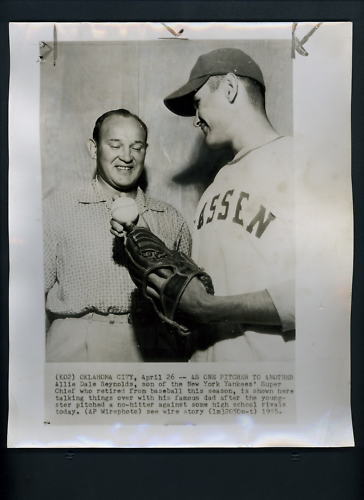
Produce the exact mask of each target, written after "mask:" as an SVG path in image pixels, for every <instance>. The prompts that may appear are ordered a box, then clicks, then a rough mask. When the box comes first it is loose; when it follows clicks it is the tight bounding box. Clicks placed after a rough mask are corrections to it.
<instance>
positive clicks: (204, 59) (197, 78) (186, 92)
mask: <svg viewBox="0 0 364 500" xmlns="http://www.w3.org/2000/svg"><path fill="white" fill-rule="evenodd" d="M227 73H235V74H236V75H237V76H246V77H249V78H253V79H254V80H257V81H258V82H259V83H261V84H262V85H263V87H264V79H263V74H262V72H261V69H260V68H259V66H258V65H257V63H256V62H255V61H254V60H253V59H252V58H251V57H250V56H248V54H246V53H245V52H243V51H242V50H240V49H233V48H227V49H216V50H212V51H211V52H208V53H207V54H202V55H201V56H200V57H199V58H198V59H197V61H196V64H195V65H194V67H193V68H192V71H191V73H190V78H189V80H188V82H187V83H185V85H183V86H182V87H180V88H179V89H178V90H176V91H175V92H173V93H172V94H170V95H169V96H167V97H166V98H165V99H164V104H165V105H166V106H167V108H168V109H169V110H170V111H172V113H175V114H176V115H181V116H194V114H195V108H194V106H193V96H194V94H195V93H196V92H197V91H198V90H199V89H200V88H201V87H202V86H203V85H204V84H205V83H206V82H207V80H208V79H209V78H210V76H214V75H226V74H227Z"/></svg>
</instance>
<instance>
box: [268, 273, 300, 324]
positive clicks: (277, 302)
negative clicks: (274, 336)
mask: <svg viewBox="0 0 364 500" xmlns="http://www.w3.org/2000/svg"><path fill="white" fill-rule="evenodd" d="M267 291H268V293H269V295H270V297H271V299H272V301H273V304H274V306H275V308H276V310H277V312H278V315H279V318H280V320H281V325H282V332H287V331H290V330H294V329H295V284H294V280H289V281H285V282H282V283H278V284H277V285H274V286H271V287H270V288H269V290H267Z"/></svg>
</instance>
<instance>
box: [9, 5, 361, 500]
mask: <svg viewBox="0 0 364 500" xmlns="http://www.w3.org/2000/svg"><path fill="white" fill-rule="evenodd" d="M264 20H265V21H335V20H336V21H353V23H354V50H353V107H352V112H353V121H352V123H353V135H352V141H353V147H352V157H353V162H352V176H353V195H354V216H355V226H354V230H355V257H354V278H353V301H352V408H353V425H354V435H355V441H356V447H355V448H347V449H261V450H257V449H255V450H248V449H238V450H235V449H226V450H222V449H221V450H205V449H201V450H190V449H184V450H157V449H156V450H80V449H77V450H64V449H63V450H62V449H60V450H35V449H28V450H21V449H16V450H15V449H11V450H6V425H7V385H8V378H7V377H8V369H7V366H8V335H7V332H8V313H7V311H8V286H7V285H8V271H9V266H8V229H7V217H8V214H7V178H8V173H7V170H8V153H7V147H8V146H7V140H8V139H7V101H8V77H9V42H8V22H11V21H18V22H20V21H24V22H31V21H34V22H36V21H56V22H65V21H70V22H71V21H74V22H77V21H114V22H122V21H170V22H173V21H264ZM363 50H364V12H363V2H350V1H347V2H345V1H343V2H332V1H315V2H305V1H286V2H285V1H275V2H265V1H259V0H254V1H245V2H240V1H236V2H229V1H226V2H213V1H208V0H206V1H199V2H195V1H169V2H154V1H152V0H149V1H148V0H145V1H134V2H126V1H121V0H118V1H110V0H109V1H104V2H102V1H88V2H86V1H82V2H81V1H79V2H77V1H73V0H63V1H41V0H39V1H13V2H0V54H1V58H2V61H1V63H2V64H1V70H0V107H1V109H0V112H1V121H0V159H1V162H0V175H1V178H0V202H1V211H0V224H1V226H0V244H1V253H0V262H1V266H0V272H1V275H0V279H1V284H2V287H1V289H0V290H1V291H0V311H1V327H2V328H1V330H2V331H1V334H0V395H1V398H0V404H1V406H0V417H1V427H0V431H1V443H0V445H1V448H0V458H1V464H0V498H1V499H6V500H7V499H9V500H23V499H24V500H32V499H36V500H42V499H47V500H48V499H51V500H58V499H64V498H66V499H70V500H71V499H77V500H83V499H88V500H96V499H100V498H102V499H105V500H109V499H114V498H119V497H124V498H132V499H133V500H134V499H158V500H159V499H164V498H168V499H170V498H177V499H195V498H196V499H205V498H206V499H207V498H208V499H211V498H214V499H215V498H216V499H217V498H218V499H220V498H224V499H225V498H226V499H230V498H240V497H247V498H249V500H251V499H257V500H270V499H280V500H283V499H286V498H293V499H294V500H299V499H310V500H312V499H330V500H332V499H335V500H336V499H343V498H345V499H348V500H356V499H362V498H364V474H363V470H364V461H363V457H364V397H363V396H364V368H363V366H364V363H363V361H362V357H363V355H364V339H363V334H362V330H363V313H362V310H363V308H362V307H361V303H362V301H363V297H364V285H363V282H364V280H363V279H362V278H363V262H362V259H360V256H361V255H364V222H363V214H364V202H363V199H364V190H363V183H364V175H363V172H362V164H363V161H362V160H363V153H364V146H363V140H362V137H363V132H362V131H363V130H364V117H363V112H362V110H363V109H364V83H363V81H364V56H363ZM20 147H21V145H20ZM20 313H21V311H20Z"/></svg>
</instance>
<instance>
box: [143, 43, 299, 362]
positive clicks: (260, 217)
mask: <svg viewBox="0 0 364 500" xmlns="http://www.w3.org/2000/svg"><path fill="white" fill-rule="evenodd" d="M164 103H165V105H166V106H167V108H168V109H169V110H171V111H172V112H173V113H175V114H177V115H181V116H194V121H193V124H194V126H195V127H198V128H200V129H201V132H202V133H203V135H204V138H205V141H206V144H207V145H208V146H209V147H211V148H220V147H225V146H230V148H231V149H232V151H233V154H234V155H235V156H234V158H233V159H232V161H230V162H229V163H228V164H227V165H225V166H224V167H223V168H221V170H220V171H219V172H218V174H217V175H216V177H215V179H214V181H213V183H212V184H211V185H210V186H209V187H208V188H207V189H206V191H205V193H204V194H203V196H202V198H201V200H200V202H199V204H198V207H197V211H196V218H195V223H194V232H193V251H192V257H193V259H194V260H195V261H196V262H197V264H198V265H200V266H201V267H202V268H204V270H205V271H206V272H207V273H209V274H210V276H211V277H212V281H213V284H214V288H215V295H214V296H212V295H209V294H207V293H206V291H205V289H204V287H203V286H202V285H201V283H200V282H199V281H198V280H197V279H193V280H192V281H191V282H190V284H189V285H188V287H187V288H186V290H185V292H184V294H183V296H182V299H181V302H180V305H179V307H180V309H181V310H182V311H183V312H185V313H188V314H189V315H190V316H192V317H193V318H194V319H195V320H197V321H198V322H201V323H208V324H210V325H211V330H210V331H211V334H209V333H207V339H205V345H204V347H203V348H198V347H197V348H196V352H195V353H194V355H193V356H192V360H194V361H247V362H249V361H259V360H262V361H263V360H265V361H268V360H272V361H273V360H288V359H292V358H293V346H294V343H293V342H292V340H293V339H294V328H295V323H294V227H293V224H294V205H293V161H292V139H291V138H289V137H282V136H280V135H279V134H278V133H277V131H276V130H275V129H274V128H273V126H272V125H271V123H270V121H269V119H268V117H267V114H266V110H265V83H264V79H263V74H262V71H261V69H260V68H259V66H258V65H257V64H256V62H255V61H254V60H253V59H252V58H251V57H249V55H247V54H246V53H244V52H243V51H241V50H239V49H232V48H231V49H230V48H227V49H218V50H214V51H212V52H209V53H207V54H203V55H201V56H200V57H199V58H198V60H197V62H196V64H195V65H194V67H193V68H192V71H191V74H190V78H189V80H188V82H187V83H186V84H185V85H183V86H182V87H181V88H179V89H178V90H177V91H175V92H173V93H172V94H170V95H169V96H168V97H167V98H166V99H165V100H164ZM152 279H153V280H154V281H153V285H154V288H157V289H158V288H159V287H161V286H162V284H163V279H162V278H160V277H158V276H156V275H154V276H152ZM153 293H155V292H154V291H153V288H150V294H151V295H153ZM203 330H204V331H205V330H206V331H207V332H209V329H208V328H207V329H206V328H204V329H203ZM209 337H210V338H209Z"/></svg>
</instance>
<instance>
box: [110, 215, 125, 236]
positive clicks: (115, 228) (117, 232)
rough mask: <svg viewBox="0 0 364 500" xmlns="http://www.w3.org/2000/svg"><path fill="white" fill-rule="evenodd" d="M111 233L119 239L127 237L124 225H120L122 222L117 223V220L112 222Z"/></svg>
mask: <svg viewBox="0 0 364 500" xmlns="http://www.w3.org/2000/svg"><path fill="white" fill-rule="evenodd" d="M110 225H111V227H110V233H111V234H113V235H114V236H116V237H117V238H123V237H125V229H124V226H123V224H120V222H118V221H116V220H115V219H111V220H110Z"/></svg>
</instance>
